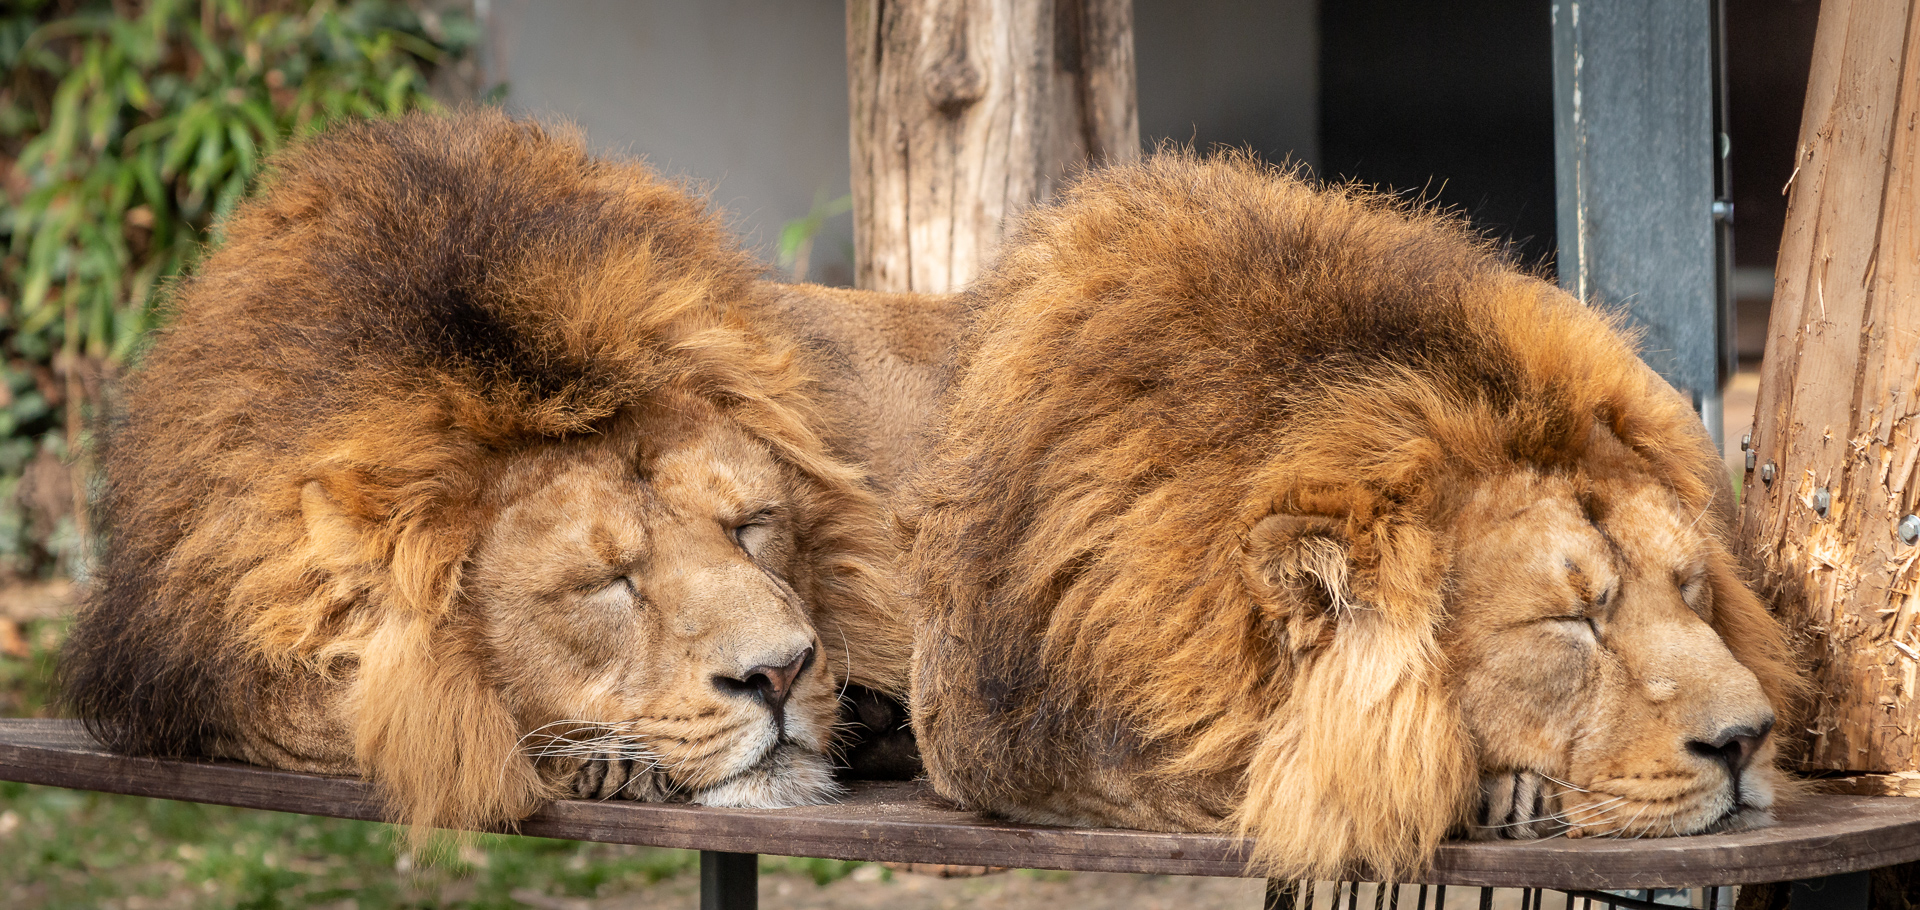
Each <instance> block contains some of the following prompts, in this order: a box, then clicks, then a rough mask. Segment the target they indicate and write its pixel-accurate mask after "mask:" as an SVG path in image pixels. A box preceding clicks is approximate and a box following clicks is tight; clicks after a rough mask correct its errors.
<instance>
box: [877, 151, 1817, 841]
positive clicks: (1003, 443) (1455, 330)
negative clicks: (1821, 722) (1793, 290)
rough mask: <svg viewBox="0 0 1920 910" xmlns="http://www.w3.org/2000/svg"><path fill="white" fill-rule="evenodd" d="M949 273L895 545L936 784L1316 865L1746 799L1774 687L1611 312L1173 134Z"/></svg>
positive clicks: (1682, 464) (1649, 823) (1773, 777)
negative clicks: (953, 374) (978, 267)
mask: <svg viewBox="0 0 1920 910" xmlns="http://www.w3.org/2000/svg"><path fill="white" fill-rule="evenodd" d="M968 296H969V305H970V306H971V307H974V308H976V309H977V310H978V313H977V317H976V318H977V323H976V325H975V326H974V327H973V329H972V333H971V334H970V335H969V336H968V339H967V341H966V342H965V344H964V346H963V348H962V350H961V352H960V354H959V364H958V377H957V379H956V380H955V383H954V386H953V387H952V388H951V389H950V390H949V392H948V397H947V399H946V402H945V405H944V407H945V423H944V427H943V428H942V429H941V431H940V435H939V436H938V438H937V439H935V440H934V441H933V442H932V444H931V452H930V454H929V456H928V458H929V461H930V463H929V465H928V466H927V469H926V474H925V476H924V477H923V478H922V479H921V487H920V500H921V501H920V503H919V506H918V510H919V511H918V514H917V515H916V516H915V521H916V522H917V524H918V536H917V538H916V540H915V542H914V544H913V550H912V553H911V557H910V561H909V570H910V573H911V582H910V585H909V589H910V590H914V591H917V593H918V594H919V595H920V597H921V601H922V602H921V603H920V604H919V607H918V608H919V609H922V610H924V612H925V616H924V621H923V622H922V623H921V624H920V625H919V627H918V632H917V637H916V641H915V651H914V655H915V656H914V690H913V715H914V717H913V722H914V726H915V730H916V732H917V734H918V736H919V743H920V748H921V752H922V755H923V757H924V759H925V761H926V764H927V769H928V772H929V774H930V776H931V779H932V782H933V785H934V787H935V788H936V789H937V790H938V791H939V792H940V793H941V794H943V795H945V796H946V797H948V798H950V799H952V800H955V801H957V802H958V803H960V804H962V805H963V806H967V807H971V808H974V809H977V810H984V811H987V812H990V813H995V814H998V815H1001V816H1005V817H1009V818H1013V819H1017V820H1022V821H1030V822H1042V823H1051V824H1071V825H1121V826H1130V827H1140V828H1150V829H1159V830H1174V831H1216V830H1223V831H1237V832H1240V833H1242V834H1245V835H1250V836H1251V837H1253V838H1254V839H1255V847H1254V850H1255V853H1254V863H1255V865H1256V867H1258V868H1261V869H1263V870H1264V871H1266V872H1267V873H1268V874H1272V875H1280V876H1292V877H1319V878H1333V877H1339V876H1342V875H1343V874H1345V875H1351V874H1354V870H1355V869H1356V868H1361V867H1364V868H1365V869H1368V870H1371V871H1370V872H1369V873H1368V874H1372V875H1384V876H1393V875H1397V874H1402V873H1407V872H1410V871H1413V870H1415V869H1417V868H1419V867H1421V866H1422V865H1424V864H1425V863H1426V862H1428V861H1429V860H1430V858H1431V855H1432V852H1433V850H1434V848H1435V845H1436V844H1437V843H1438V842H1439V841H1440V840H1442V839H1443V838H1444V837H1446V836H1447V835H1449V833H1461V832H1465V833H1472V834H1477V835H1479V836H1509V837H1537V836H1549V835H1557V834H1565V835H1567V836H1580V835H1619V836H1629V837H1632V836H1657V835H1671V834H1689V833H1698V832H1712V831H1728V830H1736V829H1740V828H1745V827H1749V826H1753V825H1759V824H1764V823H1766V822H1767V821H1768V819H1769V809H1770V807H1771V806H1773V804H1774V802H1775V800H1776V798H1778V797H1779V795H1780V794H1781V791H1782V787H1783V777H1782V774H1781V772H1780V771H1779V770H1778V769H1777V768H1776V767H1775V755H1776V749H1777V743H1778V736H1776V735H1774V733H1773V731H1774V730H1775V729H1776V727H1778V726H1779V725H1780V724H1781V713H1780V712H1781V711H1782V710H1784V709H1785V708H1786V707H1787V706H1788V705H1789V704H1790V703H1791V702H1792V696H1793V695H1794V694H1795V692H1796V689H1797V687H1798V686H1799V685H1800V684H1799V683H1798V682H1797V679H1798V677H1797V676H1796V673H1795V670H1794V668H1793V666H1792V663H1791V661H1790V659H1789V654H1788V650H1787V648H1786V645H1785V642H1784V639H1783V636H1782V632H1781V629H1780V627H1779V626H1778V625H1777V624H1776V623H1775V621H1774V620H1773V619H1772V618H1771V617H1770V616H1769V615H1768V614H1767V612H1766V611H1765V610H1764V609H1763V607H1762V605H1761V604H1760V602H1759V601H1758V600H1757V599H1756V598H1755V596H1754V595H1753V594H1752V593H1751V592H1750V591H1749V590H1748V588H1747V587H1746V586H1745V585H1744V584H1743V583H1742V580H1741V576H1740V572H1739V570H1738V568H1737V567H1736V564H1735V561H1734V559H1733V558H1732V557H1731V556H1730V555H1729V549H1728V544H1729V537H1728V535H1729V531H1728V528H1729V524H1728V522H1729V518H1730V515H1731V505H1732V499H1731V492H1730V490H1729V488H1728V483H1727V476H1726V473H1725V470H1724V468H1723V467H1722V464H1721V461H1720V459H1719V457H1718V456H1717V454H1716V453H1715V452H1714V451H1713V450H1712V447H1711V444H1710V443H1709V441H1708V439H1707V436H1706V434H1705V432H1704V431H1703V429H1702V427H1701V425H1700V422H1699V420H1698V418H1696V417H1695V416H1694V414H1693V412H1692V411H1691V409H1690V407H1689V405H1688V402H1686V401H1684V400H1682V399H1681V397H1680V396H1679V395H1678V394H1677V393H1676V392H1674V390H1673V389H1672V388H1671V387H1669V386H1668V385H1666V384H1665V383H1664V382H1662V381H1661V380H1660V379H1659V378H1658V377H1656V376H1655V375H1654V374H1653V373H1652V372H1651V371H1650V370H1648V369H1647V368H1646V367H1645V366H1643V365H1642V364H1641V362H1640V361H1639V360H1638V359H1637V358H1636V357H1635V355H1634V351H1633V348H1632V345H1631V343H1630V342H1629V341H1628V340H1627V339H1626V338H1624V337H1623V336H1622V333H1621V331H1620V329H1619V326H1618V324H1617V322H1616V321H1615V320H1613V319H1610V318H1609V317H1607V316H1605V315H1603V314H1601V313H1598V312H1596V311H1594V310H1592V309H1590V308H1588V307H1587V306H1584V305H1582V304H1581V302H1580V301H1578V300H1575V299H1573V298H1572V297H1570V296H1568V295H1567V294H1565V293H1562V292H1561V291H1559V290H1558V289H1556V288H1555V287H1553V286H1552V285H1551V284H1548V283H1547V282H1545V281H1542V280H1540V279H1538V278H1535V277H1532V276H1529V275H1526V274H1523V273H1521V272H1519V271H1517V270H1515V269H1514V268H1512V267H1511V266H1510V265H1508V264H1506V263H1505V262H1503V261H1502V260H1501V258H1500V257H1499V256H1498V255H1496V254H1495V252H1494V251H1493V250H1492V249H1491V248H1490V247H1489V245H1488V244H1487V243H1486V242H1484V241H1483V240H1482V239H1480V238H1478V237H1476V236H1475V235H1473V234H1472V233H1471V232H1470V231H1469V229H1468V228H1467V227H1466V226H1465V225H1464V224H1462V223H1460V222H1458V221H1455V220H1452V219H1448V218H1444V217H1441V216H1438V215H1435V214H1431V213H1427V212H1421V211H1416V210H1412V209H1409V208H1408V207H1406V206H1403V205H1399V204H1396V203H1394V202H1391V201H1389V200H1387V199H1383V198H1380V197H1376V196H1372V195H1369V194H1367V193H1363V192H1360V191H1357V190H1350V189H1349V190H1343V189H1314V188H1311V187H1309V186H1308V185H1307V184H1305V183H1304V182H1302V181H1301V180H1299V179H1297V178H1296V177H1295V176H1293V175H1291V174H1288V173H1284V172H1280V171H1277V170H1274V169H1271V168H1268V167H1264V166H1262V165H1260V164H1257V163H1255V162H1254V161H1252V160H1250V159H1248V158H1246V157H1244V156H1232V155H1230V156H1225V157H1220V158H1216V159H1212V160H1201V159H1199V158H1197V157H1195V156H1193V155H1192V154H1186V153H1162V154H1160V155H1158V156H1155V157H1152V158H1151V159H1149V160H1147V161H1145V162H1144V163H1141V164H1139V165H1137V166H1131V167H1125V168H1119V169H1115V170H1111V171H1106V172H1102V173H1096V174H1094V175H1092V176H1091V177H1089V178H1088V179H1086V180H1085V181H1084V182H1082V183H1081V184H1079V186H1077V187H1076V188H1075V189H1073V190H1072V191H1070V192H1068V193H1066V194H1065V195H1064V196H1063V198H1062V199H1061V200H1060V201H1058V203H1057V204H1054V205H1052V206H1050V207H1046V208H1042V209H1039V210H1036V211H1034V212H1032V213H1031V214H1029V215H1028V216H1027V217H1026V218H1025V219H1024V221H1023V222H1022V224H1021V225H1020V227H1019V229H1018V231H1017V232H1016V234H1015V235H1014V237H1013V239H1011V240H1010V241H1009V243H1008V246H1007V248H1006V249H1004V250H1003V251H1002V253H1001V254H1000V256H999V260H998V262H997V264H996V265H995V266H993V267H992V268H991V269H990V271H989V273H988V274H987V275H986V276H985V277H984V278H983V279H982V280H981V281H979V282H978V283H977V284H976V285H975V286H974V287H973V288H972V289H971V290H970V291H969V292H968Z"/></svg>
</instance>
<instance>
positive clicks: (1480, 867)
mask: <svg viewBox="0 0 1920 910" xmlns="http://www.w3.org/2000/svg"><path fill="white" fill-rule="evenodd" d="M0 779H4V780H15V781H22V782H25V783H33V784H50V785H53V786H62V787H74V788H80V789H87V790H102V791H105V792H109V793H126V794H132V795H136V796H153V797H162V798H169V799H185V800H191V801H195V802H206V803H217V804H221V805H229V806H243V807H247V808H253V809H272V810H278V811H283V812H299V813H303V814H309V815H327V816H334V817H337V818H357V819H369V820H372V819H377V818H378V817H379V807H378V804H377V802H376V801H374V800H373V799H372V798H371V797H370V795H369V788H368V787H367V785H366V784H364V783H362V782H360V781H357V780H350V779H343V778H331V777H320V776H315V775H310V774H294V773H288V772H281V771H269V770H266V769H262V768H255V767H251V766H247V765H238V764H232V763H225V762H186V761H162V760H156V759H142V758H127V757H124V756H117V755H112V754H109V753H106V752H104V751H102V750H101V749H100V747H99V746H98V745H96V744H95V743H94V742H93V741H92V740H91V739H89V738H88V737H87V736H86V734H85V733H84V732H82V731H81V730H80V729H79V727H78V726H77V725H76V724H73V723H71V722H66V721H46V720H0ZM520 833H522V834H530V835H538V836H541V837H557V838H567V839H571V840H589V841H601V842H605V843H620V844H640V845H646V846H657V847H679V848H685V849H690V850H712V851H720V852H727V853H772V854H782V855H788V856H819V857H827V858H830V859H848V860H876V861H886V862H922V863H933V862H940V863H959V864H972V865H989V866H1016V867H1022V868H1032V869H1064V870H1070V871H1088V872H1152V873H1159V874H1164V875H1219V876H1243V875H1247V874H1249V873H1248V870H1247V868H1246V866H1245V859H1244V858H1245V852H1244V850H1245V844H1244V842H1243V841H1241V840H1240V839H1238V838H1234V837H1228V836H1223V835H1213V834H1163V833H1155V832H1147V831H1126V830H1118V829H1112V828H1054V827H1045V826H1038V825H1013V824H1004V823H998V822H993V821H989V820H983V819H980V818H978V817H976V816H974V815H973V814H971V813H967V812H961V811H957V810H954V809H951V808H946V807H943V806H941V805H940V804H939V803H938V802H937V801H936V800H935V799H934V798H933V797H932V794H931V793H930V792H929V791H928V790H927V789H926V788H925V786H924V785H922V784H917V783H911V784H910V783H869V784H859V785H856V786H855V788H854V789H853V791H852V793H850V794H849V795H848V797H847V798H846V799H845V800H844V801H842V802H840V803H836V804H834V805H830V806H812V807H806V808H799V809H781V810H766V809H758V810H756V809H714V808H708V807H702V806H688V805H661V804H650V803H628V802H588V801H580V800H563V801H559V802H555V803H553V804H551V805H549V806H547V807H546V808H544V809H541V810H540V811H539V812H537V813H535V814H534V815H533V816H532V817H531V818H528V819H527V820H526V821H525V822H524V823H522V824H521V826H520ZM1916 859H1920V800H1906V799H1895V798H1874V797H1857V796H1815V797H1807V798H1806V799H1804V800H1802V801H1801V802H1799V803H1797V804H1796V805H1794V806H1792V807H1790V808H1788V809H1786V810H1784V811H1783V812H1782V813H1781V823H1780V824H1779V825H1777V826H1775V827H1773V828H1769V829H1766V830H1763V831H1751V832H1745V833H1741V834H1726V835H1712V836H1704V837H1680V838H1663V839H1654V840H1638V841H1626V840H1612V839H1607V838H1589V839H1583V840H1574V841H1569V840H1544V841H1507V842H1497V843H1468V842H1458V843H1449V844H1446V845H1444V846H1442V847H1441V849H1440V853H1439V855H1438V856H1437V857H1436V861H1435V863H1434V866H1433V868H1432V869H1430V870H1428V872H1427V874H1426V875H1424V876H1421V877H1420V878H1419V879H1417V880H1416V881H1415V882H1413V883H1425V884H1446V885H1492V886H1503V887H1522V886H1530V887H1547V888H1584V889H1594V888H1607V889H1619V888H1650V887H1688V886H1700V885H1724V884H1735V883H1745V882H1770V881H1781V880H1785V879H1798V878H1810V877H1816V876H1823V875H1833V874H1837V873H1843V872H1852V871H1857V870H1861V869H1872V868H1879V867H1881V866H1886V865H1891V864H1894V863H1901V862H1910V861H1913V860H1916ZM1355 877H1356V878H1361V879H1365V878H1367V877H1368V876H1367V875H1366V873H1365V872H1364V870H1361V871H1357V872H1356V874H1355Z"/></svg>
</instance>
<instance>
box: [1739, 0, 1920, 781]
mask: <svg viewBox="0 0 1920 910" xmlns="http://www.w3.org/2000/svg"><path fill="white" fill-rule="evenodd" d="M1798 155H1799V158H1798V160H1797V161H1796V162H1795V163H1796V165H1797V168H1796V170H1795V171H1794V176H1793V178H1792V179H1791V180H1790V181H1789V182H1788V187H1789V188H1790V190H1791V194H1792V195H1791V197H1790V199H1789V205H1788V212H1787V228H1786V236H1785V238H1784V240H1783V241H1782V243H1781V250H1780V261H1779V262H1780V264H1779V278H1778V281H1777V282H1776V284H1775V289H1774V301H1773V313H1772V318H1771V321H1770V324H1769V326H1768V338H1767V352H1766V359H1765V361H1764V364H1763V367H1762V371H1763V372H1762V377H1761V386H1760V400H1759V406H1758V408H1757V410H1756V413H1755V415H1754V429H1753V434H1752V455H1751V457H1750V459H1749V461H1748V464H1749V466H1750V467H1749V468H1748V470H1747V472H1746V483H1745V490H1746V499H1745V503H1744V505H1743V507H1742V510H1741V522H1740V523H1741V536H1742V538H1743V539H1744V540H1745V541H1747V544H1748V546H1749V547H1750V548H1751V549H1750V551H1749V553H1748V556H1749V558H1750V561H1751V565H1752V566H1753V568H1754V569H1756V570H1757V580H1758V581H1759V582H1760V584H1761V590H1762V592H1763V593H1765V594H1770V595H1772V596H1773V597H1774V599H1775V600H1774V603H1775V605H1776V609H1777V610H1778V612H1779V615H1780V617H1781V618H1782V620H1783V621H1785V622H1786V623H1787V624H1788V625H1789V626H1790V627H1791V628H1792V629H1793V630H1794V631H1795V634H1796V638H1797V640H1798V641H1800V642H1801V643H1803V644H1805V645H1806V646H1807V648H1808V652H1809V653H1808V656H1809V662H1810V666H1811V669H1812V674H1813V683H1814V685H1815V687H1816V690H1817V692H1818V693H1819V694H1818V696H1817V697H1816V698H1815V700H1814V704H1813V705H1812V706H1811V710H1809V711H1808V712H1807V713H1806V720H1807V729H1806V730H1805V735H1804V736H1803V739H1804V743H1805V746H1806V757H1805V762H1806V765H1807V766H1808V767H1810V768H1819V769H1832V770H1847V771H1910V770H1916V769H1920V764H1917V762H1920V750H1917V749H1916V746H1917V745H1920V741H1916V739H1915V732H1916V730H1920V718H1916V716H1915V707H1916V705H1915V694H1916V684H1917V683H1920V623H1917V622H1916V618H1917V617H1920V562H1917V560H1920V547H1916V546H1914V544H1913V542H1912V539H1911V537H1912V534H1910V533H1906V532H1908V531H1911V532H1920V519H1914V518H1911V517H1909V516H1911V515H1912V514H1913V513H1914V511H1915V508H1916V499H1920V477H1917V476H1916V467H1920V188H1917V187H1920V184H1917V181H1920V0H1825V2H1824V3H1822V5H1821V9H1820V25H1819V31H1818V35H1817V37H1816V39H1815V45H1814V59H1813V71H1812V74H1811V78H1810V80H1809V85H1808V91H1807V105H1806V110H1805V112H1804V115H1803V119H1802V121H1801V126H1800V144H1799V148H1798ZM1903 524H1904V525H1905V529H1903ZM1903 533H1906V536H1904V537H1903Z"/></svg>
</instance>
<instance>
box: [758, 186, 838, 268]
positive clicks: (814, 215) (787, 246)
mask: <svg viewBox="0 0 1920 910" xmlns="http://www.w3.org/2000/svg"><path fill="white" fill-rule="evenodd" d="M851 211H853V197H852V196H850V195H849V196H841V197H840V198H838V199H828V198H827V194H826V193H825V192H816V193H814V196H813V209H812V210H811V211H808V212H807V213H806V214H805V215H802V216H800V217H798V218H795V219H793V220H792V221H789V222H787V223H785V224H783V225H781V226H780V242H779V243H778V244H777V245H776V247H775V250H774V261H775V262H777V263H779V265H780V270H781V271H782V272H784V273H786V274H787V275H788V276H789V277H791V278H792V279H793V280H794V281H805V280H807V264H808V262H809V261H811V260H812V258H813V238H814V236H815V235H817V234H819V233H820V229H821V228H823V227H825V226H826V223H827V219H828V218H833V217H836V216H839V215H845V214H846V213H848V212H851Z"/></svg>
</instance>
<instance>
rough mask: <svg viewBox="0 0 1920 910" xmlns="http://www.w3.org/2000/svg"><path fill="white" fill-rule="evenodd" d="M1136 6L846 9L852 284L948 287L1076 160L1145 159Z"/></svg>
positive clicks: (908, 0) (876, 0)
mask: <svg viewBox="0 0 1920 910" xmlns="http://www.w3.org/2000/svg"><path fill="white" fill-rule="evenodd" d="M1133 72H1134V68H1133V5H1132V0H848V3H847V78H848V87H849V91H850V92H851V93H852V94H851V98H852V115H853V116H852V119H853V238H854V240H853V243H854V272H855V281H856V283H857V284H858V285H859V286H860V287H862V288H868V289H871V290H881V291H935V292H939V291H950V290H955V289H957V288H959V287H960V286H961V285H963V284H965V283H966V282H967V281H968V280H969V279H971V278H972V277H973V276H974V274H975V273H976V272H977V271H978V270H979V268H980V265H981V262H982V260H983V259H984V258H985V257H986V256H987V254H989V253H990V252H991V251H992V248H993V246H994V244H995V243H996V242H997V241H998V240H999V238H1000V231H1001V226H1002V223H1003V222H1004V221H1005V220H1006V218H1007V216H1008V215H1010V214H1012V213H1014V212H1017V211H1018V210H1019V209H1020V208H1021V207H1022V206H1025V205H1027V204H1029V203H1031V202H1033V201H1036V200H1039V199H1044V198H1045V197H1046V196H1047V195H1048V194H1049V193H1051V192H1052V190H1053V189H1054V187H1056V186H1058V185H1059V184H1060V182H1061V180H1062V179H1063V178H1065V177H1067V176H1069V175H1070V174H1071V172H1072V169H1073V168H1075V167H1076V166H1078V165H1080V164H1082V163H1084V162H1089V161H1091V162H1095V163H1098V162H1103V161H1122V160H1128V159H1131V158H1133V157H1135V156H1136V155H1138V154H1139V145H1140V118H1139V115H1138V113H1137V110H1136V108H1135V98H1134V81H1133V80H1134V75H1133Z"/></svg>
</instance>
